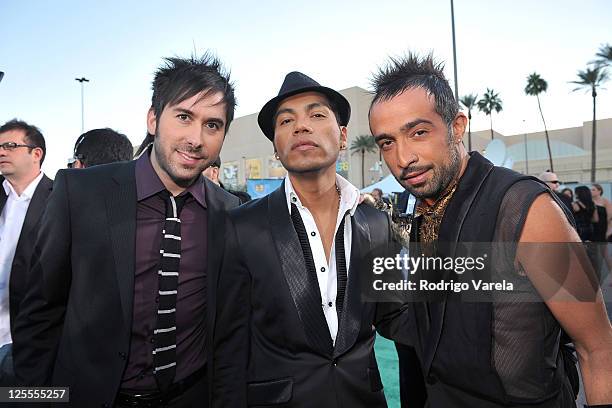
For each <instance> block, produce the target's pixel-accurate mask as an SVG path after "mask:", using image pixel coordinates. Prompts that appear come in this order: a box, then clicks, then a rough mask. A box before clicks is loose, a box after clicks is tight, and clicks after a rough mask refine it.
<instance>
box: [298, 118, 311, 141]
mask: <svg viewBox="0 0 612 408" xmlns="http://www.w3.org/2000/svg"><path fill="white" fill-rule="evenodd" d="M311 132H312V128H311V127H310V123H309V122H308V119H307V118H305V117H301V116H300V117H297V118H296V119H295V127H294V129H293V134H294V135H296V136H297V135H299V134H300V133H311Z"/></svg>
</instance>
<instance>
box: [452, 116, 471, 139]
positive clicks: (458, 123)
mask: <svg viewBox="0 0 612 408" xmlns="http://www.w3.org/2000/svg"><path fill="white" fill-rule="evenodd" d="M467 121H468V119H467V117H466V116H465V114H464V113H463V112H459V113H457V116H455V120H453V139H454V140H455V143H461V140H463V135H464V134H465V128H466V127H467Z"/></svg>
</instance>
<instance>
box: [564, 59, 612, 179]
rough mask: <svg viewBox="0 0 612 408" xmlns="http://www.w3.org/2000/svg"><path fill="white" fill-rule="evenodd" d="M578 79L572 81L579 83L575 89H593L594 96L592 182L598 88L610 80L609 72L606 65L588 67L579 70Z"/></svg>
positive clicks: (592, 94) (592, 175)
mask: <svg viewBox="0 0 612 408" xmlns="http://www.w3.org/2000/svg"><path fill="white" fill-rule="evenodd" d="M577 75H578V80H577V81H571V83H572V84H576V85H578V87H577V88H576V89H574V91H577V90H579V89H587V90H591V96H592V97H593V135H592V137H591V183H594V182H595V153H596V151H597V149H596V148H595V146H596V145H597V122H596V119H597V116H596V114H595V101H596V98H597V88H598V87H600V86H601V85H602V84H603V83H604V82H605V81H607V80H608V72H607V71H606V69H605V67H603V66H601V65H595V66H594V67H593V68H589V67H587V68H586V69H585V70H584V71H578V74H577Z"/></svg>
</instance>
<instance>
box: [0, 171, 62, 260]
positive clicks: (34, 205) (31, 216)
mask: <svg viewBox="0 0 612 408" xmlns="http://www.w3.org/2000/svg"><path fill="white" fill-rule="evenodd" d="M0 188H1V187H0ZM52 189H53V181H52V180H51V179H50V178H49V177H47V176H44V175H43V177H42V178H41V179H40V182H39V183H38V186H36V189H35V190H34V194H33V195H32V199H31V200H30V204H29V205H28V211H27V212H26V216H25V219H24V220H23V226H22V227H21V234H20V235H19V241H18V242H17V248H16V250H15V253H19V251H20V247H21V245H22V244H23V243H24V242H29V241H31V240H32V239H33V238H36V237H35V236H34V237H32V236H30V232H31V231H33V230H34V228H35V227H36V225H37V224H38V221H39V220H40V217H41V216H42V213H43V211H44V210H45V207H46V204H47V197H49V194H51V190H52ZM2 192H3V193H4V190H3V191H2ZM5 197H6V196H5ZM5 200H6V198H5Z"/></svg>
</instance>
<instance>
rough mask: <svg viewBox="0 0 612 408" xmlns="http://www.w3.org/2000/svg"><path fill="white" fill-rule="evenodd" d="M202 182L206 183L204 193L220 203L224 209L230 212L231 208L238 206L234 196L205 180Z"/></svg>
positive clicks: (238, 201) (238, 202) (238, 203)
mask: <svg viewBox="0 0 612 408" xmlns="http://www.w3.org/2000/svg"><path fill="white" fill-rule="evenodd" d="M204 182H205V183H206V193H207V194H210V195H211V196H212V197H214V198H215V199H216V200H217V201H219V202H221V203H222V204H223V208H224V209H226V210H231V209H232V208H236V207H238V206H239V205H240V200H239V199H238V197H236V196H235V195H233V194H231V193H229V192H227V191H226V190H224V189H223V188H221V187H219V186H218V185H216V184H215V183H213V182H211V181H209V180H207V179H205V180H204Z"/></svg>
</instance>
